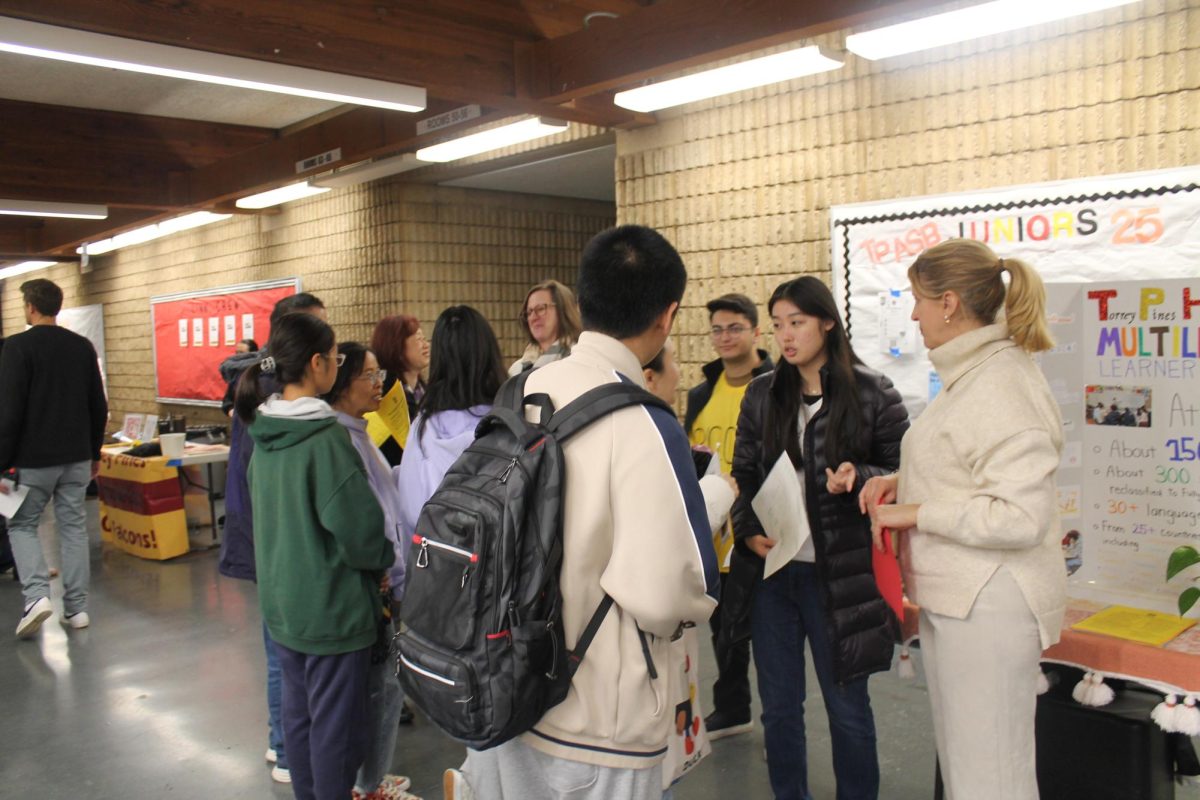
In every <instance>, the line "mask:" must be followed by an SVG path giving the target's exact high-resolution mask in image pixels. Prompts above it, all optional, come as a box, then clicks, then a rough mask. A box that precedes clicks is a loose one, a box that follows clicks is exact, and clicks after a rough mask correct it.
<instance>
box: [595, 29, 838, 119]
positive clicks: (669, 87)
mask: <svg viewBox="0 0 1200 800" xmlns="http://www.w3.org/2000/svg"><path fill="white" fill-rule="evenodd" d="M841 66H842V61H841V59H839V58H837V57H836V56H834V55H831V54H830V53H829V52H828V51H826V50H823V49H822V48H821V47H819V46H818V45H815V44H814V45H808V46H807V47H799V48H796V49H795V50H786V51H784V52H782V53H774V54H772V55H769V56H762V57H760V58H752V59H750V60H749V61H739V62H738V63H736V64H730V65H728V66H725V67H716V68H714V69H708V70H705V71H704V72H697V73H695V74H694V75H685V76H683V77H682V78H672V79H671V80H669V81H662V82H661V83H652V84H650V85H648V86H639V87H638V88H636V89H626V90H625V91H623V92H617V93H616V95H615V96H614V97H613V102H614V103H616V104H617V105H619V106H621V107H622V108H628V109H629V110H630V111H658V110H659V109H663V108H671V107H673V106H681V105H683V104H684V103H694V102H696V101H697V100H706V99H708V98H710V97H720V96H721V95H723V94H730V93H732V92H740V91H744V90H746V89H753V88H755V87H758V86H766V85H767V84H771V83H779V82H780V81H790V80H792V79H794V78H803V77H804V76H805V75H816V74H817V73H820V72H829V71H830V70H834V69H838V68H840V67H841Z"/></svg>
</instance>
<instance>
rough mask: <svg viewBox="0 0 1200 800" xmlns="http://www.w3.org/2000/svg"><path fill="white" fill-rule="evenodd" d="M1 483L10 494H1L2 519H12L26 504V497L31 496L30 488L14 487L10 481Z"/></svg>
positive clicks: (0, 512) (0, 509)
mask: <svg viewBox="0 0 1200 800" xmlns="http://www.w3.org/2000/svg"><path fill="white" fill-rule="evenodd" d="M0 483H3V484H4V485H5V486H7V487H8V494H0V517H5V518H11V517H12V515H13V514H15V513H17V511H18V510H19V509H20V508H21V504H22V503H24V502H25V495H27V494H29V487H28V486H14V484H13V482H12V481H10V480H3V481H0Z"/></svg>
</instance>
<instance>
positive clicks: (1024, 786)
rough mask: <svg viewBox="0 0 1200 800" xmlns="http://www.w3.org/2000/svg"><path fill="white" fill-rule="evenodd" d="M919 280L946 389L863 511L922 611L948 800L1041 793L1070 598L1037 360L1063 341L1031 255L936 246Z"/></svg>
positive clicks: (870, 487)
mask: <svg viewBox="0 0 1200 800" xmlns="http://www.w3.org/2000/svg"><path fill="white" fill-rule="evenodd" d="M1004 273H1008V275H1009V278H1010V280H1009V285H1008V288H1007V290H1006V288H1005V284H1004V280H1003V276H1004ZM908 277H909V280H910V282H911V283H912V289H913V298H914V301H915V306H914V308H913V313H912V318H913V319H914V320H915V321H916V322H917V323H918V324H919V325H920V329H921V335H922V337H923V338H924V340H925V345H926V347H928V348H929V358H930V360H931V361H932V362H933V365H934V367H935V368H936V369H937V371H938V375H939V376H940V377H941V379H942V386H943V388H942V391H941V393H940V394H939V395H938V396H937V397H936V398H935V399H934V401H933V402H932V403H930V405H929V407H928V408H927V409H926V410H925V411H924V413H922V414H921V415H920V416H919V417H918V418H917V419H916V421H915V422H914V423H913V426H912V427H911V428H910V429H909V431H908V433H907V434H906V435H905V437H904V441H903V444H902V446H901V454H900V471H899V473H897V474H895V475H890V476H886V477H881V478H873V479H871V480H870V481H868V482H867V484H866V485H865V486H864V487H863V491H862V494H861V496H860V505H861V507H862V510H863V512H864V513H869V514H870V515H871V520H872V526H871V527H872V533H873V534H874V536H875V539H876V543H877V544H878V542H879V537H880V536H881V534H882V532H883V529H885V528H886V529H888V530H890V531H893V532H894V534H893V535H896V536H898V537H899V542H898V546H899V551H900V553H901V562H902V565H903V570H904V578H905V586H906V589H907V592H908V595H909V597H910V598H911V599H912V600H913V601H914V602H915V603H917V604H918V605H920V606H921V616H920V637H921V652H922V660H923V663H924V666H925V675H926V679H927V682H928V685H929V700H930V704H931V705H932V707H933V720H934V735H935V738H936V741H937V750H938V757H939V758H940V760H941V769H942V777H943V779H944V780H945V783H946V796H947V798H949V799H950V800H993V799H995V800H999V798H1004V800H1036V798H1037V796H1038V790H1037V775H1036V772H1035V769H1034V714H1035V710H1036V704H1037V689H1036V685H1037V684H1036V679H1037V670H1038V659H1039V657H1040V655H1041V652H1042V650H1043V649H1045V648H1046V647H1048V646H1050V645H1051V644H1054V643H1055V642H1056V641H1058V635H1059V628H1060V626H1061V624H1062V616H1063V607H1064V603H1065V593H1066V571H1065V569H1064V568H1063V560H1062V554H1061V553H1060V551H1059V541H1060V539H1061V538H1062V537H1061V534H1060V533H1059V524H1058V507H1057V501H1056V495H1055V485H1054V476H1055V472H1056V470H1057V469H1058V462H1059V455H1060V451H1061V449H1062V419H1061V417H1060V415H1059V411H1058V405H1057V404H1056V403H1055V401H1054V398H1053V397H1052V395H1051V393H1050V388H1049V386H1048V385H1047V383H1046V379H1045V378H1044V377H1043V375H1042V373H1041V372H1040V370H1039V369H1038V367H1037V365H1036V364H1035V363H1034V361H1033V359H1032V358H1031V357H1030V354H1031V353H1037V352H1040V351H1042V350H1046V349H1048V348H1049V347H1050V346H1051V344H1052V343H1051V340H1050V336H1049V334H1048V332H1047V330H1046V323H1045V290H1044V288H1043V286H1042V281H1041V278H1040V277H1039V276H1038V274H1037V273H1036V272H1035V271H1034V270H1033V269H1032V268H1031V267H1030V266H1029V265H1027V264H1024V263H1022V262H1020V261H1017V260H1015V259H1003V258H997V256H996V254H995V253H993V252H992V251H991V250H990V249H989V248H988V247H987V246H986V245H984V244H982V243H981V242H977V241H974V240H970V239H955V240H951V241H948V242H944V243H942V244H940V245H937V246H936V247H932V248H930V249H929V250H926V251H925V252H924V253H922V254H921V256H920V257H918V258H917V260H916V262H915V263H914V264H913V265H912V267H910V268H909V270H908ZM1002 306H1003V308H1004V313H1003V314H1001V313H1000V310H1001V307H1002ZM880 503H883V504H885V505H879V504H880Z"/></svg>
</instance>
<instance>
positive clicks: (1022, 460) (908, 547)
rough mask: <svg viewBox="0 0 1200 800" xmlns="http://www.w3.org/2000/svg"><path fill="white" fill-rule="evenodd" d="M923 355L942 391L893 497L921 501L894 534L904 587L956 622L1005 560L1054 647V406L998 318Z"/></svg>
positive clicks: (1057, 565)
mask: <svg viewBox="0 0 1200 800" xmlns="http://www.w3.org/2000/svg"><path fill="white" fill-rule="evenodd" d="M929 358H930V360H931V361H932V362H933V365H934V367H935V368H936V369H937V371H938V374H939V375H940V376H941V378H942V386H943V388H942V391H941V393H940V394H938V396H937V397H936V398H935V399H934V400H933V402H932V403H930V404H929V407H928V408H926V409H925V411H924V412H923V413H922V414H921V415H920V416H919V417H917V419H916V420H915V421H914V422H913V425H912V427H911V428H909V430H908V433H907V434H906V435H905V436H904V441H903V443H902V445H901V451H900V483H899V494H898V497H897V502H900V503H920V504H921V508H920V511H919V512H918V514H917V527H916V528H913V529H910V530H909V531H908V532H907V534H906V535H902V536H901V537H900V545H901V559H902V564H903V569H904V577H905V585H906V588H907V591H908V595H909V597H910V598H911V599H912V600H913V602H915V603H917V604H918V605H920V606H921V608H923V609H925V610H928V611H931V612H934V613H937V614H944V615H946V616H950V617H956V618H958V619H963V618H965V617H966V616H967V614H969V613H970V611H971V607H972V606H973V605H974V604H975V598H976V597H977V596H978V594H979V591H980V590H981V589H982V588H983V587H984V585H985V584H986V583H987V582H988V580H989V579H990V578H991V577H992V575H993V574H994V573H995V572H996V571H997V570H998V569H1000V568H1001V567H1005V568H1007V569H1008V570H1009V572H1011V573H1012V575H1013V577H1014V578H1015V579H1016V581H1017V584H1018V585H1019V586H1020V587H1021V592H1022V593H1023V594H1024V596H1025V601H1026V602H1027V603H1028V604H1029V608H1030V609H1031V610H1032V611H1033V614H1034V616H1035V617H1036V618H1037V622H1038V629H1039V632H1040V634H1041V641H1042V646H1043V647H1049V646H1050V645H1052V644H1054V643H1055V642H1057V641H1058V636H1059V631H1060V629H1061V627H1062V617H1063V610H1064V605H1065V602H1066V568H1065V566H1064V563H1063V557H1062V552H1061V543H1060V541H1059V540H1060V538H1061V534H1060V531H1059V521H1058V499H1057V493H1056V491H1055V485H1054V476H1055V472H1056V471H1057V469H1058V463H1059V457H1060V452H1061V450H1062V417H1061V415H1060V414H1059V410H1058V404H1057V403H1056V402H1055V401H1054V398H1053V396H1052V395H1051V393H1050V387H1049V385H1048V384H1047V383H1046V379H1045V377H1044V376H1043V375H1042V373H1041V371H1040V370H1039V369H1038V367H1037V365H1036V364H1034V362H1033V359H1031V358H1030V357H1029V355H1028V354H1027V353H1026V352H1025V351H1024V350H1022V349H1021V348H1020V347H1018V346H1017V345H1016V343H1015V342H1013V340H1012V339H1010V338H1009V335H1008V327H1007V326H1006V325H1005V324H1003V323H1000V324H996V325H988V326H986V327H983V328H979V329H977V330H973V331H970V332H968V333H965V334H962V335H960V336H957V337H955V338H954V339H952V340H951V341H949V342H947V343H946V344H944V345H942V346H940V347H937V348H935V349H933V350H931V351H930V353H929Z"/></svg>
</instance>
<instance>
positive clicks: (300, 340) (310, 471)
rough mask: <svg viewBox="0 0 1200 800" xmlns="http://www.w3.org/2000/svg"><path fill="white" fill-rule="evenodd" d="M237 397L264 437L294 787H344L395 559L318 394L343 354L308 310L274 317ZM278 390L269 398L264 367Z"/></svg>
mask: <svg viewBox="0 0 1200 800" xmlns="http://www.w3.org/2000/svg"><path fill="white" fill-rule="evenodd" d="M267 351H268V352H269V353H270V355H269V356H267V357H266V358H264V359H263V360H262V361H260V362H259V363H257V364H255V365H254V366H252V367H250V368H249V369H247V370H246V372H245V374H243V375H242V378H241V380H240V382H239V383H238V389H237V396H236V401H235V408H236V410H237V414H238V416H239V417H240V418H241V420H242V421H243V422H245V423H246V424H247V425H248V426H249V432H250V436H251V437H252V438H253V440H254V455H253V456H252V457H251V460H250V468H249V484H250V499H251V501H252V502H251V507H252V509H253V520H254V561H255V567H256V575H257V579H258V598H259V604H260V606H261V608H262V616H263V620H264V621H265V622H266V625H267V629H268V630H269V631H270V634H271V639H272V641H273V642H274V645H275V654H276V657H277V658H278V659H279V665H280V667H281V670H282V673H283V690H282V698H281V701H282V702H281V709H280V711H281V718H282V723H283V738H284V743H285V745H286V747H287V755H288V761H289V767H290V770H291V780H292V788H293V791H294V792H295V795H296V797H299V798H316V797H346V796H348V795H349V794H350V791H351V790H352V789H353V787H354V773H355V770H357V769H358V766H359V765H360V764H362V761H363V757H364V755H365V753H366V748H367V734H368V731H367V726H366V723H367V677H368V672H369V666H370V654H371V647H372V645H373V644H374V643H375V641H376V637H377V636H378V630H379V619H380V617H381V616H382V605H381V603H380V596H379V586H380V582H381V581H382V580H383V578H384V575H385V574H386V571H387V570H388V569H390V568H391V566H392V564H393V562H394V561H395V560H396V554H395V550H394V549H393V547H392V543H391V542H389V541H388V540H387V537H386V536H384V533H383V530H384V524H385V522H384V520H385V518H384V514H383V511H382V509H381V508H380V506H379V501H378V500H376V499H375V493H374V492H372V491H371V485H370V483H369V481H368V480H367V476H366V473H365V472H364V470H363V464H362V459H361V458H359V455H358V453H357V452H356V451H355V449H354V445H353V444H351V442H350V436H349V434H347V433H346V429H345V428H344V427H343V426H341V425H339V424H338V420H337V416H336V415H335V413H334V411H333V409H332V408H330V407H329V404H328V403H326V402H325V401H324V400H322V399H321V395H323V394H326V393H327V392H328V391H329V390H330V389H331V388H332V387H333V384H334V381H335V380H336V379H337V367H338V365H339V364H342V363H343V362H344V361H345V357H344V356H343V355H340V354H338V352H337V348H336V341H335V340H334V334H333V329H332V328H330V327H329V325H328V324H326V323H325V322H324V321H323V320H321V319H318V318H317V317H315V316H313V315H311V314H285V315H284V316H282V317H280V318H279V319H278V320H276V321H275V322H274V324H272V326H271V337H270V340H269V341H268V343H267ZM264 373H266V374H267V375H270V376H273V377H274V378H275V379H276V381H277V382H278V385H279V386H280V390H279V392H278V393H276V394H272V395H271V396H270V397H267V398H266V399H265V400H264V399H263V398H262V397H261V396H260V395H259V377H260V375H262V374H264Z"/></svg>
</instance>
